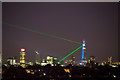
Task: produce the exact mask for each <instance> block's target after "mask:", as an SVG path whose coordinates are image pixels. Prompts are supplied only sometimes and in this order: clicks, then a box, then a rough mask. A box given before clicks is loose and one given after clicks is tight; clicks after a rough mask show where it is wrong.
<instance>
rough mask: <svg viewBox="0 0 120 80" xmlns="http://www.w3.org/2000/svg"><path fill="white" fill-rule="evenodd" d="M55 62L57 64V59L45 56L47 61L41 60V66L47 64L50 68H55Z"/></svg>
mask: <svg viewBox="0 0 120 80" xmlns="http://www.w3.org/2000/svg"><path fill="white" fill-rule="evenodd" d="M57 62H58V59H57V58H54V57H52V56H47V59H43V60H42V62H41V66H45V65H47V64H50V65H51V66H56V63H57Z"/></svg>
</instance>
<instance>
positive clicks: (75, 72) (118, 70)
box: [2, 65, 120, 80]
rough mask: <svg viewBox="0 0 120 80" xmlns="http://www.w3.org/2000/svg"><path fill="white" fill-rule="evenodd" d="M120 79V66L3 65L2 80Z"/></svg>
mask: <svg viewBox="0 0 120 80" xmlns="http://www.w3.org/2000/svg"><path fill="white" fill-rule="evenodd" d="M6 79H12V80H16V79H17V80H28V79H29V80H30V79H32V80H36V79H39V80H61V79H62V80H73V79H74V80H98V79H101V80H120V66H118V67H111V66H109V65H105V66H96V67H83V66H71V65H69V66H66V67H61V66H50V65H47V66H40V65H34V66H28V67H26V68H22V67H21V66H18V67H14V66H10V67H5V66H2V80H6Z"/></svg>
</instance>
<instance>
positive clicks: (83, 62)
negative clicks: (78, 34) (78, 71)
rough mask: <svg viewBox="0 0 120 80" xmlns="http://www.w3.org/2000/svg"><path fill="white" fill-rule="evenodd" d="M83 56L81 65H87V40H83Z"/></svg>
mask: <svg viewBox="0 0 120 80" xmlns="http://www.w3.org/2000/svg"><path fill="white" fill-rule="evenodd" d="M82 43H83V44H82V55H81V61H80V65H85V64H86V63H87V60H86V58H85V49H86V48H85V40H82Z"/></svg>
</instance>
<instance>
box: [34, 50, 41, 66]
mask: <svg viewBox="0 0 120 80" xmlns="http://www.w3.org/2000/svg"><path fill="white" fill-rule="evenodd" d="M35 52H36V54H35V58H36V60H35V63H36V64H40V54H39V53H38V51H35Z"/></svg>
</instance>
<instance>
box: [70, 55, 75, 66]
mask: <svg viewBox="0 0 120 80" xmlns="http://www.w3.org/2000/svg"><path fill="white" fill-rule="evenodd" d="M71 65H72V66H74V65H75V57H74V56H72V57H71Z"/></svg>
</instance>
